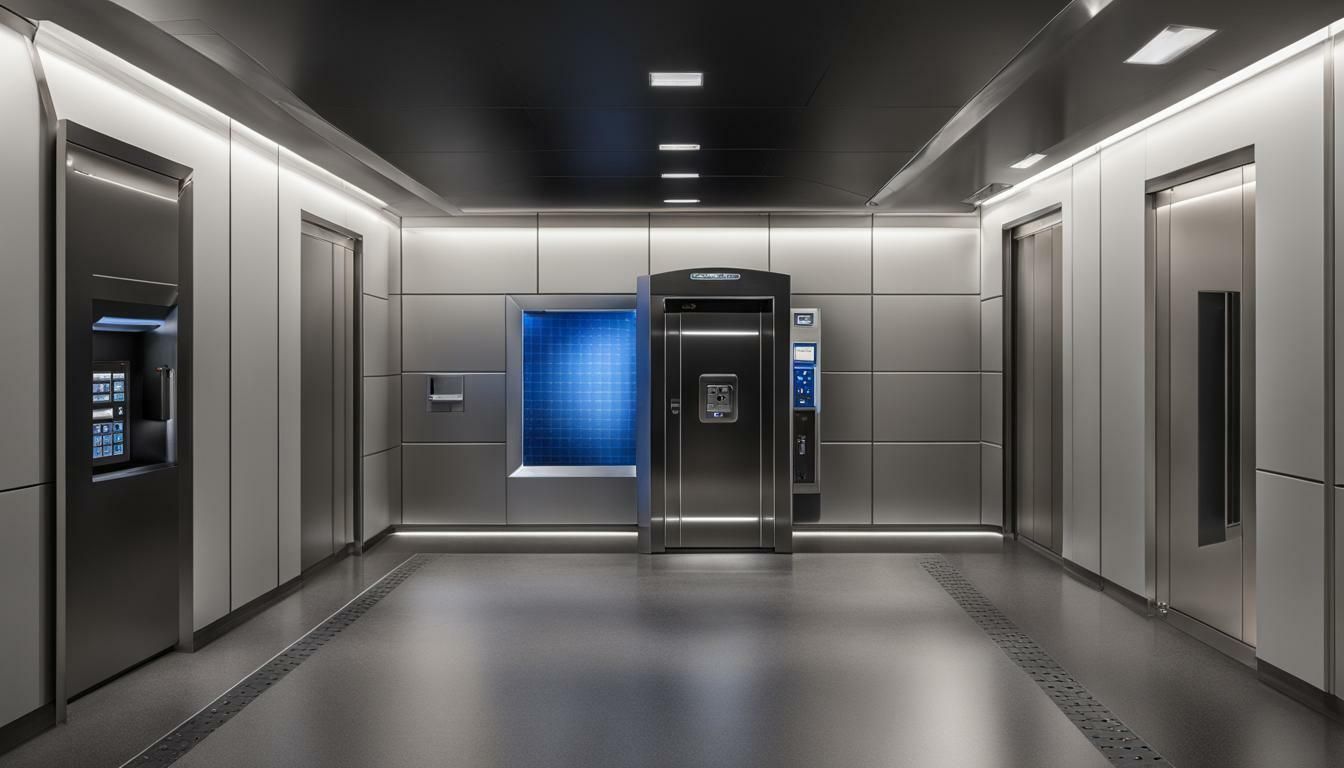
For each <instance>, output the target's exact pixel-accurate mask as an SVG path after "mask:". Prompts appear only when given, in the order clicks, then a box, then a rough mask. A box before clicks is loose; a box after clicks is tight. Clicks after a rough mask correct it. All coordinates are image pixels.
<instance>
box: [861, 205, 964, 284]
mask: <svg viewBox="0 0 1344 768" xmlns="http://www.w3.org/2000/svg"><path fill="white" fill-rule="evenodd" d="M904 218H905V217H887V216H878V217H875V218H874V222H873V293H951V294H959V293H962V294H972V293H973V294H978V293H980V229H979V226H978V223H979V222H978V219H976V218H974V217H961V216H956V217H953V216H948V217H945V218H947V219H949V220H950V221H949V222H948V224H952V223H956V224H960V225H961V226H937V227H935V226H927V224H928V223H930V222H928V221H923V220H921V221H916V222H913V223H915V224H920V225H923V226H911V225H910V223H908V222H906V221H905V220H904Z"/></svg>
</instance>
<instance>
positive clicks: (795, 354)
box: [789, 309, 821, 519]
mask: <svg viewBox="0 0 1344 768" xmlns="http://www.w3.org/2000/svg"><path fill="white" fill-rule="evenodd" d="M792 316H793V322H792V324H791V333H790V344H789V350H790V353H789V354H790V362H791V364H792V370H793V376H792V384H793V392H792V396H791V401H792V405H793V449H792V459H793V468H792V473H793V492H794V493H795V494H809V495H815V494H818V493H820V492H821V485H820V474H821V472H820V462H819V461H818V455H819V453H820V443H821V424H820V421H821V408H820V403H821V376H820V372H821V317H820V312H819V311H818V310H816V309H794V310H793V312H792ZM799 511H800V510H799V509H798V508H797V506H795V510H794V515H795V519H798V513H799ZM806 517H807V514H806V512H805V511H804V514H803V518H806Z"/></svg>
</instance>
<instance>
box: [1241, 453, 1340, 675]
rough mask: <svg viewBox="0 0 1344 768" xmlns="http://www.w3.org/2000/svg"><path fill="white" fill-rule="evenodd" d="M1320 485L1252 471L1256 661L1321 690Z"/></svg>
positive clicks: (1322, 585) (1322, 531) (1322, 564)
mask: <svg viewBox="0 0 1344 768" xmlns="http://www.w3.org/2000/svg"><path fill="white" fill-rule="evenodd" d="M1324 491H1325V489H1324V487H1323V486H1322V485H1321V484H1319V483H1309V482H1306V481H1304V480H1298V479H1297V478H1293V477H1284V476H1283V475H1276V474H1272V473H1269V472H1256V473H1255V510H1256V511H1255V514H1256V519H1255V526H1256V531H1255V534H1256V535H1255V544H1256V552H1255V555H1256V563H1257V565H1256V569H1255V592H1256V627H1257V630H1256V650H1255V655H1256V658H1259V659H1263V660H1265V661H1267V662H1269V663H1270V664H1273V665H1274V666H1276V667H1278V668H1279V669H1282V670H1283V671H1285V672H1287V673H1289V674H1291V675H1293V676H1294V677H1297V678H1299V679H1301V680H1305V681H1306V682H1308V683H1311V684H1312V685H1314V686H1316V687H1317V688H1323V687H1324V686H1325V550H1324V548H1323V547H1322V546H1321V541H1322V539H1323V538H1324V537H1325V514H1324V513H1325V509H1324V506H1325V496H1324Z"/></svg>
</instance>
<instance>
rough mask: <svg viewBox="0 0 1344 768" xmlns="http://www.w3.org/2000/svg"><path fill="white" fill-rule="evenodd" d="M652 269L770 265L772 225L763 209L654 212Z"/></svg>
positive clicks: (751, 267) (650, 237)
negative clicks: (749, 212) (686, 212)
mask: <svg viewBox="0 0 1344 768" xmlns="http://www.w3.org/2000/svg"><path fill="white" fill-rule="evenodd" d="M649 265H650V267H649V271H651V272H653V273H654V274H657V273H659V272H672V271H674V270H681V269H695V268H697V267H733V268H737V269H758V270H762V271H764V270H768V269H769V268H770V225H769V218H768V217H767V216H766V215H765V214H763V213H751V214H744V215H737V214H710V215H699V214H662V215H659V214H654V215H653V217H652V221H651V227H650V230H649Z"/></svg>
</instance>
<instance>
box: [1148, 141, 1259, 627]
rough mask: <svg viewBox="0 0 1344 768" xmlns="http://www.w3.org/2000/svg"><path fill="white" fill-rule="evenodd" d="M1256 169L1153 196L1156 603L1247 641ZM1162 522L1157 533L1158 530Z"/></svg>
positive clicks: (1250, 620) (1250, 593) (1220, 175)
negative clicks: (1160, 539) (1156, 364)
mask: <svg viewBox="0 0 1344 768" xmlns="http://www.w3.org/2000/svg"><path fill="white" fill-rule="evenodd" d="M1254 179H1255V175H1254V166H1245V167H1242V168H1234V169H1232V170H1229V171H1224V172H1221V173H1217V174H1214V175H1211V176H1207V177H1204V178H1201V179H1198V180H1196V181H1191V182H1188V183H1185V184H1182V185H1180V186H1177V187H1173V188H1171V189H1169V190H1166V191H1163V192H1159V193H1157V194H1156V195H1155V196H1154V209H1153V230H1154V246H1155V250H1156V256H1157V258H1156V263H1157V268H1158V280H1159V291H1158V296H1157V299H1158V301H1157V314H1158V336H1159V340H1158V354H1159V368H1158V376H1159V382H1158V383H1159V390H1158V414H1157V415H1158V419H1159V422H1160V423H1159V429H1158V440H1159V443H1160V445H1159V449H1160V451H1159V457H1158V458H1159V483H1158V492H1159V516H1158V517H1159V519H1158V523H1159V532H1158V534H1159V536H1165V537H1166V542H1165V546H1164V547H1162V550H1163V551H1164V552H1165V554H1166V558H1165V559H1166V561H1167V562H1166V565H1167V567H1166V568H1165V569H1163V568H1162V567H1161V566H1162V560H1163V558H1161V557H1160V558H1159V580H1160V581H1165V584H1159V599H1162V597H1163V596H1165V597H1166V602H1169V604H1170V606H1171V607H1172V608H1173V609H1176V610H1178V611H1180V612H1181V613H1183V614H1186V615H1188V616H1190V617H1192V618H1194V619H1197V620H1199V621H1201V622H1203V623H1205V624H1207V625H1209V626H1211V627H1213V628H1215V629H1217V630H1219V631H1221V632H1223V633H1225V634H1228V635H1231V636H1232V637H1234V638H1237V639H1240V640H1243V641H1244V642H1247V643H1249V644H1254V641H1255V633H1254V570H1253V563H1254V535H1253V526H1254V486H1253V472H1254V466H1253V464H1252V460H1253V455H1254V454H1253V451H1252V450H1251V448H1252V445H1253V436H1254V431H1253V429H1254V418H1253V402H1254V401H1253V392H1252V386H1253V378H1252V377H1253V375H1254V373H1253V372H1254V368H1253V366H1252V360H1253V346H1252V342H1253V335H1252V327H1251V324H1250V318H1251V312H1250V310H1251V293H1250V290H1249V289H1250V288H1251V286H1252V282H1253V277H1254V271H1253V270H1254V247H1255V245H1254V243H1255V235H1254V230H1253V222H1254V210H1255V208H1254V206H1255V186H1254ZM1163 523H1165V530H1161V528H1162V524H1163Z"/></svg>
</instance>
